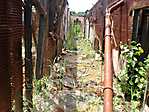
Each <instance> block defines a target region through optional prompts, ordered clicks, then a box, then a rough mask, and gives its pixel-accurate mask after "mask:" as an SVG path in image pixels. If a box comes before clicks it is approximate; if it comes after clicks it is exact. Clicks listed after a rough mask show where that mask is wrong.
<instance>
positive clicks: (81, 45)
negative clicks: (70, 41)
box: [78, 38, 95, 58]
mask: <svg viewBox="0 0 149 112" xmlns="http://www.w3.org/2000/svg"><path fill="white" fill-rule="evenodd" d="M78 49H79V50H81V52H82V54H84V55H86V58H94V56H95V51H94V50H93V48H92V46H91V42H90V41H89V40H88V39H83V38H81V39H79V42H78Z"/></svg>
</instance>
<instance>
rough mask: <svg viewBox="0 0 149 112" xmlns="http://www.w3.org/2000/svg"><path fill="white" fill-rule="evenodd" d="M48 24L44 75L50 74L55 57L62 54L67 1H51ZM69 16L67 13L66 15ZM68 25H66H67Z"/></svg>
mask: <svg viewBox="0 0 149 112" xmlns="http://www.w3.org/2000/svg"><path fill="white" fill-rule="evenodd" d="M48 4H49V7H48V12H49V15H48V16H49V17H48V24H49V28H48V29H49V30H48V31H49V34H48V37H46V39H45V40H46V41H45V47H44V48H45V49H44V63H43V64H44V65H43V68H44V70H43V73H44V74H49V70H50V66H49V65H51V64H52V63H53V61H54V59H55V57H56V56H58V55H59V54H60V53H61V50H62V47H63V39H64V29H62V27H63V26H62V25H63V24H62V22H63V15H64V14H65V13H64V10H65V7H66V5H67V0H50V1H49V2H48ZM66 14H67V13H66ZM65 25H66V24H65Z"/></svg>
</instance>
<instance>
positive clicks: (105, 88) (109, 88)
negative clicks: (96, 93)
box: [103, 87, 113, 93]
mask: <svg viewBox="0 0 149 112" xmlns="http://www.w3.org/2000/svg"><path fill="white" fill-rule="evenodd" d="M105 90H111V91H112V93H113V88H112V87H104V89H103V92H104V91H105Z"/></svg>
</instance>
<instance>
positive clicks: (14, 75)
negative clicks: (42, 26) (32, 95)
mask: <svg viewBox="0 0 149 112" xmlns="http://www.w3.org/2000/svg"><path fill="white" fill-rule="evenodd" d="M21 17H22V1H21V0H18V1H14V0H1V1H0V54H1V55H0V74H1V78H0V88H1V90H0V111H3V112H6V111H10V108H11V103H10V100H11V98H12V99H15V100H16V103H17V104H18V105H17V107H19V106H20V105H21V103H20V102H19V101H20V99H21V97H22V58H21V47H22V45H21V38H22V18H21ZM11 87H12V88H11ZM11 90H12V91H11ZM20 95H21V96H20Z"/></svg>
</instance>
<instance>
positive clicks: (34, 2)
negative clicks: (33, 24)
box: [32, 0, 46, 15]
mask: <svg viewBox="0 0 149 112" xmlns="http://www.w3.org/2000/svg"><path fill="white" fill-rule="evenodd" d="M32 3H33V5H35V8H36V9H37V11H38V13H40V14H41V15H46V11H45V9H44V8H43V6H42V5H41V3H40V2H39V1H38V0H32Z"/></svg>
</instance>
